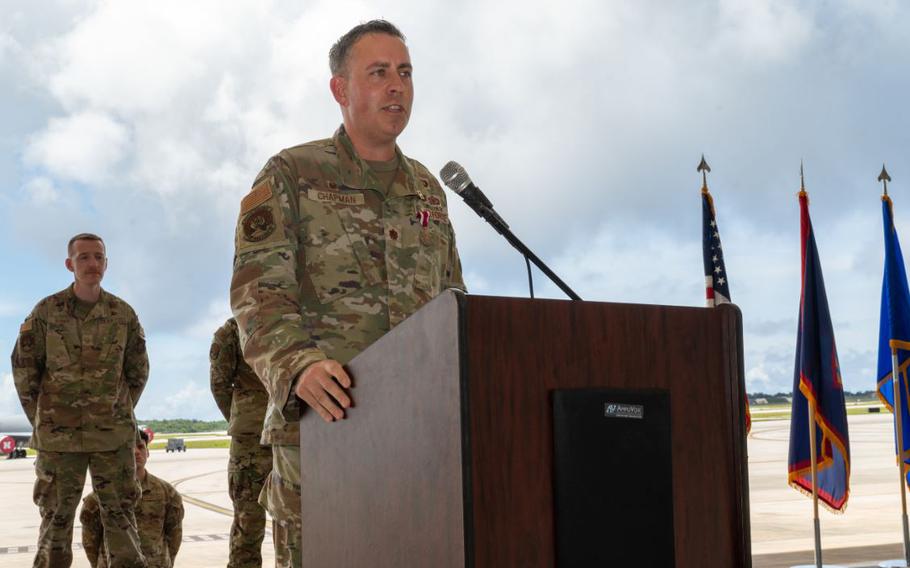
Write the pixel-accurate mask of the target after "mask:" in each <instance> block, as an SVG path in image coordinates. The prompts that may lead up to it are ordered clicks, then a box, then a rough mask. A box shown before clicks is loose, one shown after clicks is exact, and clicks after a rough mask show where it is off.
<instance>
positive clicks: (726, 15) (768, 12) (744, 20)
mask: <svg viewBox="0 0 910 568" xmlns="http://www.w3.org/2000/svg"><path fill="white" fill-rule="evenodd" d="M718 7H719V9H720V28H721V33H720V34H719V37H718V46H719V47H721V48H722V49H732V50H734V51H735V52H736V53H738V54H739V55H740V56H743V57H746V58H748V59H750V60H753V61H768V60H770V61H773V60H781V59H784V58H792V57H793V56H794V55H795V54H796V53H797V52H798V51H799V49H801V48H802V47H804V46H805V45H806V44H807V43H808V42H809V41H810V40H811V37H812V33H813V22H812V14H811V13H809V12H808V9H807V8H800V6H799V4H798V3H796V2H793V1H792V0H752V1H748V2H741V1H739V0H723V1H721V2H720V3H719V6H718Z"/></svg>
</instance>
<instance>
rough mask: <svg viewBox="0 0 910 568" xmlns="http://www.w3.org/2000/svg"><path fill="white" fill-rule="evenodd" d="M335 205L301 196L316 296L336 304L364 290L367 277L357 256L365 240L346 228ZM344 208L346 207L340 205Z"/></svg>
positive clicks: (309, 271)
mask: <svg viewBox="0 0 910 568" xmlns="http://www.w3.org/2000/svg"><path fill="white" fill-rule="evenodd" d="M335 207H336V206H334V205H331V204H325V203H318V202H314V201H311V200H309V199H307V198H306V197H301V200H300V208H301V219H302V221H303V223H304V226H305V227H306V232H305V235H304V241H303V245H304V252H305V254H306V273H307V276H309V278H310V281H311V282H312V283H313V288H314V290H315V292H316V297H317V298H319V301H320V302H321V303H323V304H327V303H329V302H334V301H336V300H338V299H339V298H343V297H344V296H347V295H348V294H350V293H352V292H356V291H358V290H360V289H362V288H363V286H364V277H363V269H362V267H361V263H360V261H359V259H358V256H357V253H358V250H359V249H363V248H364V246H365V244H364V243H363V239H362V237H360V235H359V234H357V233H356V232H354V231H349V230H347V229H346V227H345V224H344V223H343V222H342V220H341V216H340V215H339V213H338V212H337V211H336V210H335ZM338 207H343V206H338Z"/></svg>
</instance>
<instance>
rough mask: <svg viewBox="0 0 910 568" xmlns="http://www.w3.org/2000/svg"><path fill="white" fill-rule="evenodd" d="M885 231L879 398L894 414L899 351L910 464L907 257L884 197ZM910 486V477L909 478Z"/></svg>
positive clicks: (904, 455) (905, 452)
mask: <svg viewBox="0 0 910 568" xmlns="http://www.w3.org/2000/svg"><path fill="white" fill-rule="evenodd" d="M882 221H883V224H884V231H885V275H884V278H883V279H882V312H881V319H880V320H879V331H878V388H877V391H878V396H879V398H880V399H881V400H882V402H883V403H885V406H887V407H888V409H889V410H890V411H891V412H892V413H893V412H894V383H893V382H892V380H891V371H892V365H891V347H892V345H893V346H894V348H896V349H897V365H898V379H899V380H898V383H899V384H900V386H901V389H900V392H901V400H900V402H901V417H900V419H901V423H902V424H903V431H904V448H903V452H901V456H902V458H903V460H904V463H905V464H906V463H910V440H908V438H910V409H908V408H907V366H908V365H910V344H908V342H910V290H908V289H907V271H906V270H905V269H904V256H903V254H901V245H900V242H898V240H897V230H896V229H895V228H894V211H893V208H892V204H891V198H889V197H888V196H887V195H884V196H882ZM894 448H895V455H897V417H895V421H894ZM907 483H908V484H910V474H908V477H907Z"/></svg>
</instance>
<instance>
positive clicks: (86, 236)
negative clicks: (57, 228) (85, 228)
mask: <svg viewBox="0 0 910 568" xmlns="http://www.w3.org/2000/svg"><path fill="white" fill-rule="evenodd" d="M76 241H98V242H99V243H101V245H102V246H103V245H104V240H103V239H102V238H101V237H99V236H98V235H96V234H94V233H79V234H78V235H76V236H75V237H73V238H71V239H70V242H69V243H67V245H66V256H67V258H69V257H71V256H73V243H75V242H76Z"/></svg>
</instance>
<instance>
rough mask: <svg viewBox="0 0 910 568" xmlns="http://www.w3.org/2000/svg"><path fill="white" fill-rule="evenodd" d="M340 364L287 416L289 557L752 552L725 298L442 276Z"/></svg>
mask: <svg viewBox="0 0 910 568" xmlns="http://www.w3.org/2000/svg"><path fill="white" fill-rule="evenodd" d="M347 367H348V369H349V371H350V374H351V376H352V377H353V379H354V387H353V389H352V390H351V394H352V397H353V399H354V402H355V407H354V408H351V409H350V410H349V411H348V413H347V416H346V418H345V419H344V420H343V421H340V422H337V423H333V424H327V423H325V422H323V421H322V420H321V419H320V418H319V417H318V416H317V415H316V414H315V413H313V412H305V414H304V416H303V418H302V419H301V425H300V426H301V427H300V448H301V452H300V454H301V484H302V487H303V489H302V504H301V506H302V514H303V565H304V566H306V567H307V568H313V567H321V566H325V567H333V568H336V567H354V568H356V567H371V568H373V567H376V568H381V567H396V568H412V567H415V568H416V567H432V568H441V567H456V566H457V567H477V568H481V567H483V568H494V567H495V568H506V567H515V568H528V567H548V566H560V567H563V568H564V567H568V566H573V567H574V566H605V565H606V566H622V567H625V566H660V567H661V568H663V567H666V566H676V567H680V568H696V567H697V568H710V567H718V568H730V567H734V566H735V567H739V566H751V551H750V544H749V510H748V477H747V475H748V474H747V465H746V445H745V427H744V416H743V401H744V399H745V389H744V384H743V361H742V322H741V316H740V312H739V310H738V309H737V308H735V307H733V306H721V307H719V308H715V309H703V308H682V307H669V306H645V305H629V304H610V303H596V302H572V301H562V300H528V299H512V298H496V297H486V296H466V295H464V294H461V293H458V292H454V291H448V292H445V293H444V294H442V295H441V296H439V297H438V298H436V299H435V300H433V301H432V302H430V303H429V304H427V305H426V306H424V307H423V308H422V309H421V310H420V311H419V312H417V313H416V314H414V315H413V316H411V317H410V318H408V319H407V320H406V321H404V322H403V323H401V324H400V325H399V326H397V327H396V328H395V329H394V330H392V331H391V332H390V333H388V334H387V335H385V336H384V337H382V338H381V339H380V340H379V341H377V342H376V343H374V344H373V345H371V346H370V347H369V348H368V349H367V350H365V351H364V352H363V353H361V354H360V355H358V356H357V357H356V358H355V359H354V360H353V361H351V362H350V364H349V365H348V366H347ZM576 403H577V404H576ZM573 405H574V406H573ZM573 424H574V426H573ZM646 427H647V428H650V429H649V430H647V429H645V430H642V428H646ZM649 464H650V465H649ZM660 464H666V466H660ZM597 468H600V469H597ZM578 480H583V481H581V482H579V481H578Z"/></svg>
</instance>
